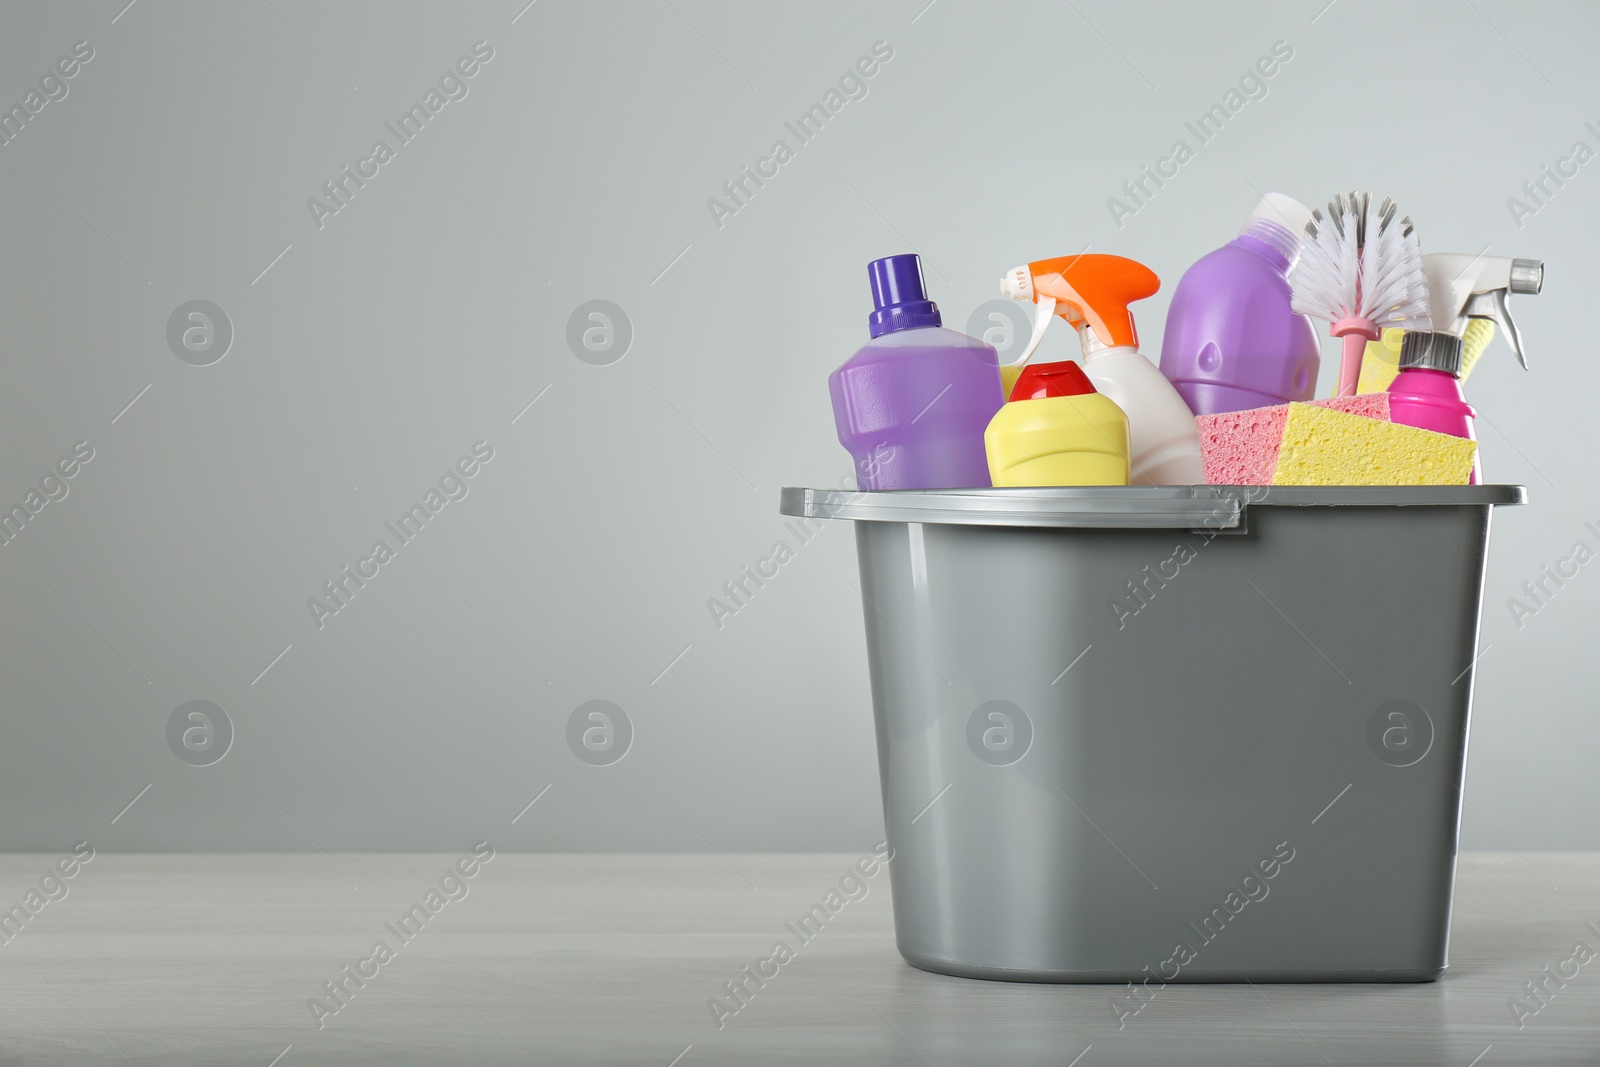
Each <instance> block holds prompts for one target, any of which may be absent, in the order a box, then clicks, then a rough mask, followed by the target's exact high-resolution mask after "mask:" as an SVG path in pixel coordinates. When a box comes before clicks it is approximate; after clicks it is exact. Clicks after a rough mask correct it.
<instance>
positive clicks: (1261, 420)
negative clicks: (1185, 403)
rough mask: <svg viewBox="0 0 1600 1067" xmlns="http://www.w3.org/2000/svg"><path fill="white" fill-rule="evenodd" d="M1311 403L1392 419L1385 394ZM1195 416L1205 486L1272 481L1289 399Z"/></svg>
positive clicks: (1253, 483)
mask: <svg viewBox="0 0 1600 1067" xmlns="http://www.w3.org/2000/svg"><path fill="white" fill-rule="evenodd" d="M1311 403H1313V404H1315V405H1316V406H1317V407H1320V408H1332V409H1333V410H1334V411H1342V412H1344V413H1345V414H1347V415H1365V416H1366V417H1367V418H1369V419H1379V420H1381V421H1383V422H1388V421H1390V419H1389V394H1388V393H1362V394H1360V395H1358V396H1338V397H1333V398H1331V399H1329V400H1313V401H1311ZM1194 421H1195V422H1196V424H1198V426H1199V429H1200V454H1201V458H1202V460H1203V461H1204V463H1205V469H1206V484H1207V485H1271V484H1272V475H1273V472H1274V471H1275V470H1276V469H1277V467H1278V449H1279V447H1281V446H1282V444H1283V430H1284V426H1285V425H1287V423H1288V421H1289V405H1288V404H1278V405H1276V406H1274V407H1270V408H1251V409H1250V410H1248V411H1225V412H1223V413H1221V414H1219V415H1201V416H1199V417H1197V418H1196V419H1195V420H1194Z"/></svg>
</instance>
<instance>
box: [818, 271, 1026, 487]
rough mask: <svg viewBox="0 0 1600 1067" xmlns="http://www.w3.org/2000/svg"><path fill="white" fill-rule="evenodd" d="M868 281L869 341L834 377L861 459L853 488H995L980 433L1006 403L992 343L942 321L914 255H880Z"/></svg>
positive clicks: (844, 431)
mask: <svg viewBox="0 0 1600 1067" xmlns="http://www.w3.org/2000/svg"><path fill="white" fill-rule="evenodd" d="M867 278H868V280H869V281H871V283H872V305H873V308H874V310H873V312H872V314H871V315H869V316H867V329H868V332H870V333H871V335H872V340H871V341H870V342H868V343H867V344H866V345H865V346H864V347H863V348H862V349H861V350H860V351H859V352H857V353H856V354H855V355H853V356H851V357H850V360H849V362H847V363H845V365H844V366H842V367H840V368H839V369H838V370H836V371H834V372H833V373H832V374H830V375H829V376H828V392H829V393H831V394H832V395H833V419H834V422H835V423H836V424H837V425H838V429H839V443H840V444H842V445H844V447H845V449H846V450H847V451H849V453H850V454H851V455H852V456H854V457H855V461H856V485H857V486H859V487H860V488H862V489H966V488H972V487H983V486H987V485H989V460H988V456H987V454H986V453H985V452H984V447H983V431H984V430H985V429H987V428H988V426H989V420H990V419H992V418H994V413H995V412H997V411H999V410H1000V405H1001V404H1003V403H1005V396H1004V394H1003V393H1002V392H1001V388H1000V367H999V357H998V356H997V355H996V353H995V350H994V347H993V346H992V345H987V344H984V343H983V342H982V341H979V340H977V339H976V338H972V337H968V336H967V335H966V334H963V333H957V332H956V331H954V330H947V329H945V328H944V327H943V326H942V325H940V322H941V320H940V318H939V308H938V306H937V305H936V304H934V302H933V301H932V300H929V299H928V293H927V287H926V285H925V284H924V283H923V280H922V260H921V259H920V258H919V257H917V256H916V255H911V254H907V255H900V256H889V257H887V258H885V259H875V260H873V261H872V262H871V263H868V264H867Z"/></svg>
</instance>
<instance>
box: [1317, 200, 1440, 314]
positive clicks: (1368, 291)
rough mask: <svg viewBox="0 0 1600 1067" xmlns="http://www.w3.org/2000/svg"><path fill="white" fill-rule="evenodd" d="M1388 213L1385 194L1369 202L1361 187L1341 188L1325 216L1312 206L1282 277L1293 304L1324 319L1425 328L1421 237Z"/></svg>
mask: <svg viewBox="0 0 1600 1067" xmlns="http://www.w3.org/2000/svg"><path fill="white" fill-rule="evenodd" d="M1396 214H1397V212H1396V210H1395V206H1394V202H1393V201H1391V200H1389V199H1387V198H1385V199H1384V201H1383V202H1382V203H1381V204H1378V205H1376V206H1374V204H1373V201H1372V196H1371V194H1369V193H1341V194H1340V195H1338V196H1336V197H1334V198H1333V200H1332V201H1330V202H1329V204H1328V214H1327V216H1324V215H1323V214H1322V212H1320V211H1314V212H1312V219H1311V221H1310V222H1308V223H1307V224H1306V240H1305V245H1304V249H1303V250H1302V252H1301V255H1300V262H1299V264H1298V265H1297V266H1296V267H1295V270H1294V275H1293V276H1292V278H1291V279H1290V281H1291V283H1292V284H1293V286H1294V302H1293V306H1294V310H1295V311H1297V312H1299V313H1300V314H1302V315H1311V316H1314V317H1316V318H1319V319H1326V320H1328V321H1329V322H1338V321H1339V320H1340V319H1348V318H1358V319H1368V320H1371V321H1372V322H1375V323H1377V324H1378V325H1379V326H1380V327H1390V326H1403V327H1404V328H1405V329H1407V330H1428V329H1431V328H1432V321H1431V320H1430V318H1429V315H1428V280H1427V277H1426V276H1425V275H1424V274H1423V273H1422V245H1421V242H1419V241H1418V240H1417V235H1416V231H1415V230H1414V229H1413V228H1412V225H1411V219H1410V218H1396V217H1395V215H1396Z"/></svg>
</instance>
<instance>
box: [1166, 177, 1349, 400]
mask: <svg viewBox="0 0 1600 1067" xmlns="http://www.w3.org/2000/svg"><path fill="white" fill-rule="evenodd" d="M1310 221H1311V209H1310V208H1308V207H1306V206H1305V205H1304V204H1302V203H1300V202H1299V201H1298V200H1295V199H1292V198H1291V197H1287V196H1284V195H1283V194H1282V193H1268V194H1267V195H1266V196H1264V197H1262V199H1261V203H1259V204H1257V205H1256V209H1255V210H1254V211H1253V212H1251V213H1250V218H1249V219H1247V220H1246V221H1245V224H1244V228H1243V229H1241V230H1240V231H1239V236H1237V237H1235V238H1234V239H1233V240H1232V241H1229V242H1228V243H1227V244H1225V245H1223V246H1222V247H1221V248H1219V249H1217V250H1216V251H1215V252H1211V253H1209V254H1207V255H1205V256H1202V257H1200V259H1198V260H1197V261H1195V264H1194V266H1192V267H1190V268H1189V269H1188V270H1187V271H1185V272H1184V275H1183V277H1182V278H1181V279H1179V281H1178V288H1177V289H1176V290H1174V291H1173V294H1172V304H1171V306H1169V307H1168V308H1167V332H1166V334H1165V335H1164V336H1163V337H1162V339H1161V373H1162V374H1165V375H1166V376H1167V378H1168V380H1169V381H1171V382H1172V384H1173V385H1174V386H1175V387H1177V390H1178V395H1179V396H1182V397H1183V399H1184V401H1185V402H1187V403H1188V405H1189V407H1190V409H1191V410H1193V411H1194V413H1195V414H1196V415H1216V414H1220V413H1222V412H1224V411H1243V410H1245V409H1246V408H1260V407H1269V406H1271V405H1274V404H1286V403H1288V402H1289V401H1291V400H1302V401H1303V400H1310V399H1311V398H1312V397H1313V395H1315V392H1316V388H1317V371H1318V370H1319V369H1320V368H1321V365H1322V355H1321V349H1322V345H1321V342H1320V339H1319V338H1318V337H1317V328H1316V327H1315V326H1314V325H1312V323H1311V320H1310V319H1308V318H1306V317H1305V316H1304V315H1299V314H1296V313H1295V311H1294V309H1293V308H1292V307H1290V300H1291V292H1290V288H1289V272H1290V271H1292V270H1293V269H1294V265H1295V262H1296V261H1297V260H1298V259H1299V258H1300V238H1301V236H1302V235H1303V234H1304V232H1305V227H1306V223H1308V222H1310Z"/></svg>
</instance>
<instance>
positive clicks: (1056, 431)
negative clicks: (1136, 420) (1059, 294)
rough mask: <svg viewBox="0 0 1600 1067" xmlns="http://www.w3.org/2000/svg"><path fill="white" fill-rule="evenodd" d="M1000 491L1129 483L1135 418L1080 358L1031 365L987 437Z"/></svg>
mask: <svg viewBox="0 0 1600 1067" xmlns="http://www.w3.org/2000/svg"><path fill="white" fill-rule="evenodd" d="M983 445H984V450H985V451H986V453H987V454H988V457H989V479H990V481H992V482H993V483H994V484H995V485H997V486H1013V487H1015V486H1042V485H1127V484H1128V476H1129V469H1130V463H1129V457H1130V456H1131V455H1132V452H1133V449H1132V447H1131V445H1130V443H1129V439H1128V416H1127V415H1125V414H1123V411H1122V409H1121V408H1119V407H1118V406H1117V405H1116V404H1114V403H1112V402H1111V399H1110V398H1109V397H1107V396H1105V395H1103V394H1101V393H1098V392H1096V391H1095V388H1094V386H1093V385H1092V384H1091V383H1090V381H1089V377H1088V375H1086V374H1084V372H1083V368H1082V367H1080V366H1078V364H1077V363H1075V362H1073V361H1072V360H1063V361H1062V362H1060V363H1041V364H1029V365H1028V366H1027V367H1025V368H1023V371H1022V374H1021V375H1020V376H1019V377H1018V379H1017V384H1016V387H1015V388H1014V389H1013V390H1012V392H1011V399H1010V401H1009V402H1008V403H1006V404H1005V405H1004V406H1003V407H1001V408H1000V410H999V411H998V412H996V413H995V416H994V418H993V419H991V420H990V421H989V428H988V429H987V430H985V431H984V434H983Z"/></svg>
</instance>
